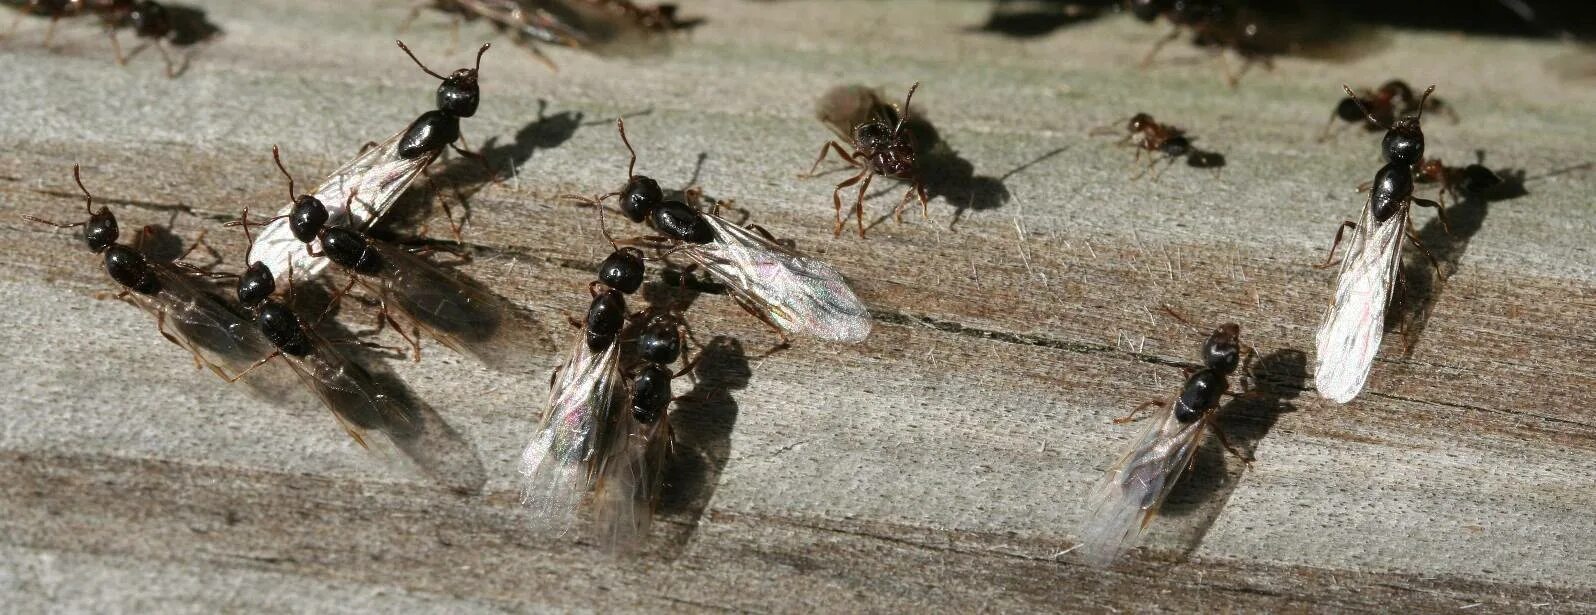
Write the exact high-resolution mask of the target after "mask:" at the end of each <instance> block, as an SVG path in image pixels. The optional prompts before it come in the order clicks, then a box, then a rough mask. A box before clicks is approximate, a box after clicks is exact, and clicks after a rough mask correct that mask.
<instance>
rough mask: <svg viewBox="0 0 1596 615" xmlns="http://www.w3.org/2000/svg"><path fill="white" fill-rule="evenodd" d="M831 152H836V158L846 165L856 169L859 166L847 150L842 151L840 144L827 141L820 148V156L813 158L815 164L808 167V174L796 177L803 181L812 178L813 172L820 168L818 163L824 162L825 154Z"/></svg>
mask: <svg viewBox="0 0 1596 615" xmlns="http://www.w3.org/2000/svg"><path fill="white" fill-rule="evenodd" d="M832 150H836V151H837V156H839V157H841V158H842V159H843V160H845V161H847V162H848V164H851V165H853V166H856V167H857V166H860V164H859V161H858V160H855V159H854V157H853V154H850V153H848V150H845V149H842V145H841V144H839V143H837V142H836V141H827V142H826V144H825V145H822V146H820V155H819V156H817V157H816V158H815V164H813V165H811V166H810V167H809V172H808V173H801V174H799V175H798V177H799V178H805V179H807V178H810V177H814V176H815V170H816V169H819V168H820V163H821V162H824V161H825V160H826V154H829V153H831V151H832Z"/></svg>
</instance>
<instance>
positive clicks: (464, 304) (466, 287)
mask: <svg viewBox="0 0 1596 615" xmlns="http://www.w3.org/2000/svg"><path fill="white" fill-rule="evenodd" d="M370 245H371V246H372V247H374V248H375V249H376V250H377V253H378V254H379V255H381V257H382V260H383V264H384V270H383V271H382V273H381V274H380V275H379V276H378V278H379V280H380V283H381V284H382V287H383V291H384V292H385V294H386V295H387V297H388V299H390V300H391V302H392V303H391V304H390V305H393V306H395V307H397V308H398V309H399V310H400V311H402V312H403V313H404V314H405V315H406V316H407V317H409V319H410V320H411V321H412V322H414V323H416V324H417V325H419V326H421V327H422V328H423V329H425V330H426V331H427V332H428V333H429V334H430V335H431V336H432V337H433V338H435V339H437V340H438V341H439V342H441V343H443V345H445V346H448V347H449V348H452V349H454V350H455V351H456V352H459V353H461V354H464V355H467V356H470V357H473V358H476V359H477V360H479V361H482V362H483V363H484V364H486V365H487V366H489V367H492V368H495V369H502V370H514V369H517V368H524V367H525V365H526V358H527V357H528V356H529V355H533V354H537V353H541V352H543V351H544V350H547V348H546V346H547V345H548V343H547V341H546V340H544V339H543V338H542V337H541V336H540V335H539V334H538V333H537V332H538V331H540V330H541V329H540V328H539V327H537V326H536V323H534V322H529V321H528V320H527V319H528V318H530V317H528V316H524V315H521V314H520V313H519V312H518V311H517V310H516V309H515V307H514V306H512V305H510V303H509V302H508V301H505V300H504V299H502V298H500V297H499V296H497V295H494V294H493V293H491V292H488V290H487V289H485V288H482V287H480V286H478V285H476V284H474V283H472V282H469V281H467V280H465V279H463V278H461V277H460V276H457V275H454V274H451V273H449V272H447V271H444V270H443V269H440V268H439V267H438V266H437V265H434V264H432V263H431V262H429V261H427V259H425V258H422V257H420V256H416V255H415V254H412V253H411V252H410V251H408V250H405V249H404V248H400V247H397V246H394V245H391V244H388V243H386V242H382V241H376V240H373V241H372V242H371V244H370Z"/></svg>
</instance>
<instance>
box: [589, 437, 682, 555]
mask: <svg viewBox="0 0 1596 615" xmlns="http://www.w3.org/2000/svg"><path fill="white" fill-rule="evenodd" d="M615 414H616V419H617V420H616V423H617V425H616V426H615V427H614V428H613V429H612V430H611V432H610V433H611V438H610V440H611V444H610V446H609V447H607V450H606V451H605V453H606V454H605V456H604V457H603V459H602V461H601V462H600V464H599V469H598V481H597V483H596V484H595V485H594V486H593V518H594V527H595V528H596V530H597V532H598V535H599V541H600V543H601V544H603V545H605V546H606V547H607V548H608V549H609V550H610V551H612V552H625V551H631V550H633V549H635V548H637V546H638V544H640V543H641V542H642V540H643V539H644V538H646V537H647V536H648V529H649V525H650V524H651V523H652V522H653V520H654V503H655V502H656V501H658V500H659V491H660V486H661V484H662V483H663V479H664V470H665V461H666V456H667V454H668V452H669V447H670V438H671V435H670V434H671V430H670V422H669V420H668V417H667V416H666V415H664V414H663V413H662V414H661V415H660V418H659V420H657V421H654V422H653V423H652V424H648V425H645V424H643V423H639V422H638V421H637V419H635V418H633V417H632V413H631V412H624V411H623V412H616V413H615Z"/></svg>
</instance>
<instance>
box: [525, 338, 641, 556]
mask: <svg viewBox="0 0 1596 615" xmlns="http://www.w3.org/2000/svg"><path fill="white" fill-rule="evenodd" d="M585 334H586V330H585V329H584V330H583V331H582V333H581V334H578V335H577V336H576V340H575V341H574V342H573V346H574V348H573V350H572V351H571V354H570V356H569V357H568V358H567V359H566V361H565V364H564V365H563V366H562V367H561V368H560V371H559V373H558V374H556V376H555V378H554V382H553V383H552V385H551V386H550V388H549V401H548V405H547V406H546V407H545V408H544V410H543V417H542V422H541V424H540V425H539V426H538V429H537V432H536V433H534V434H533V436H532V441H531V442H530V443H529V444H527V447H526V450H525V451H523V452H522V454H521V474H522V476H523V477H524V478H523V485H522V489H521V504H522V505H524V506H525V507H526V508H527V509H528V510H530V511H531V513H532V516H533V520H534V523H535V524H537V525H538V526H541V527H542V528H544V529H549V530H554V531H557V532H563V531H565V530H568V529H570V528H571V527H572V526H573V525H575V522H576V519H577V511H578V509H579V507H580V506H581V503H582V498H583V496H585V495H586V494H587V493H589V492H590V491H592V489H593V485H594V482H595V477H596V476H595V475H596V465H597V463H598V461H599V459H600V456H601V450H600V449H601V446H600V445H601V444H602V443H603V442H604V440H605V437H606V428H607V426H608V425H609V424H610V423H611V422H612V421H611V419H612V417H613V416H614V415H615V413H616V412H617V411H619V409H620V408H619V406H620V405H621V404H620V403H619V402H620V399H619V398H620V397H621V395H619V392H620V390H621V386H622V381H621V369H620V350H619V346H620V344H619V343H618V341H617V342H611V343H610V344H609V346H607V347H605V349H604V350H602V351H597V352H595V351H594V350H592V349H591V348H588V345H587V339H586V335H585Z"/></svg>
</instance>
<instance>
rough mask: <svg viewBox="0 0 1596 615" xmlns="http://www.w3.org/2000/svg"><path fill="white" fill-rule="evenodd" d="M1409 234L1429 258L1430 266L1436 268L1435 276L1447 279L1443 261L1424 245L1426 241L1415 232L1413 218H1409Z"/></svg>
mask: <svg viewBox="0 0 1596 615" xmlns="http://www.w3.org/2000/svg"><path fill="white" fill-rule="evenodd" d="M1407 236H1408V241H1411V242H1413V246H1414V247H1416V248H1418V249H1419V251H1420V252H1423V253H1424V257H1425V258H1426V259H1429V261H1430V266H1431V267H1434V268H1435V276H1436V277H1438V278H1441V279H1443V280H1445V279H1446V273H1445V272H1444V271H1441V261H1440V260H1439V259H1436V258H1435V255H1434V254H1431V253H1430V249H1429V248H1426V247H1424V243H1423V242H1421V241H1419V235H1418V233H1415V232H1413V221H1412V220H1408V228H1407Z"/></svg>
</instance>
